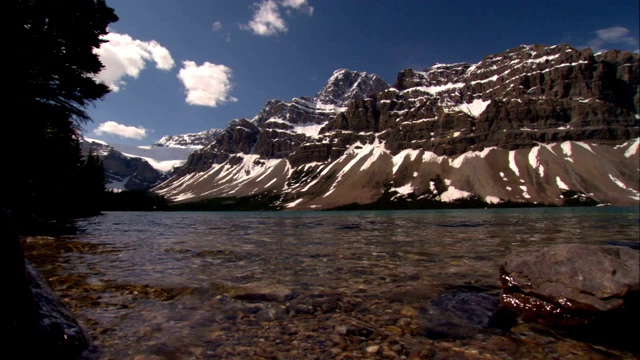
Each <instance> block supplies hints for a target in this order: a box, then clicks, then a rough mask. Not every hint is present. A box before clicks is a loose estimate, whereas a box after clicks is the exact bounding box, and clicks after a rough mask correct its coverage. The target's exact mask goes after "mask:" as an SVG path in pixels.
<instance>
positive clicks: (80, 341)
mask: <svg viewBox="0 0 640 360" xmlns="http://www.w3.org/2000/svg"><path fill="white" fill-rule="evenodd" d="M0 243H1V244H2V246H3V249H2V250H3V251H2V256H3V259H2V264H3V266H4V268H3V270H4V271H3V275H4V276H5V279H7V284H6V286H7V288H6V290H7V293H6V294H8V295H7V296H6V298H7V299H5V301H6V302H5V306H7V308H5V309H4V314H3V316H2V318H3V319H2V321H3V326H2V327H3V330H4V335H3V337H4V340H5V341H6V344H5V346H3V351H5V352H6V353H7V354H11V353H13V354H20V355H21V356H23V357H24V358H45V357H46V358H56V359H75V358H79V357H80V356H81V354H82V353H83V352H84V351H85V350H87V349H88V348H89V346H90V339H89V336H88V335H87V333H86V332H85V331H84V329H82V327H81V326H80V325H79V324H78V322H77V320H76V319H75V318H74V316H73V314H72V313H71V311H69V309H68V308H67V306H66V305H65V304H64V303H63V302H62V300H61V299H60V298H59V297H58V296H57V295H56V294H55V293H54V292H53V291H52V290H51V288H50V287H49V285H48V284H47V282H46V281H45V280H44V279H43V278H42V276H41V275H40V274H39V273H38V272H37V271H36V270H35V269H34V268H33V267H32V266H31V264H30V263H29V262H28V261H27V260H25V258H24V253H23V251H22V247H21V245H20V240H19V237H18V232H17V230H16V228H15V226H14V225H13V222H12V220H11V217H10V216H9V214H8V212H6V211H4V210H3V211H1V212H0Z"/></svg>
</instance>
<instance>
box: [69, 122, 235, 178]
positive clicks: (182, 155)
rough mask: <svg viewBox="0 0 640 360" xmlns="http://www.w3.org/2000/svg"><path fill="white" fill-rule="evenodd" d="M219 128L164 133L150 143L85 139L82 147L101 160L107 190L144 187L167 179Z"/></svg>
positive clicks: (211, 137)
mask: <svg viewBox="0 0 640 360" xmlns="http://www.w3.org/2000/svg"><path fill="white" fill-rule="evenodd" d="M221 131H222V130H219V129H211V130H207V131H202V132H199V133H190V134H182V135H172V136H163V137H162V138H161V139H160V140H158V141H157V142H156V143H154V144H153V145H151V146H132V145H125V144H117V143H113V144H108V143H106V142H104V141H101V140H95V139H89V138H85V139H84V141H83V142H81V148H82V151H83V153H84V154H87V153H89V151H91V152H92V153H94V154H97V155H99V156H100V158H101V159H102V161H103V164H104V169H105V178H106V182H107V183H106V187H107V188H108V189H113V190H146V189H149V188H151V187H153V186H155V185H157V184H158V183H160V182H161V181H164V180H166V179H168V177H169V175H170V174H171V172H172V171H173V170H174V169H175V168H177V167H179V166H182V165H184V164H185V163H186V161H187V159H188V157H189V155H190V154H191V153H192V152H193V151H195V150H198V149H201V148H202V147H204V145H205V144H207V143H210V142H211V141H212V139H213V138H214V137H215V136H217V135H218V134H219V133H220V132H221Z"/></svg>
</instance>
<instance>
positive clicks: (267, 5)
mask: <svg viewBox="0 0 640 360" xmlns="http://www.w3.org/2000/svg"><path fill="white" fill-rule="evenodd" d="M254 7H255V8H256V11H255V13H254V14H253V19H252V20H251V21H249V23H248V24H247V25H243V26H241V27H242V29H245V30H249V29H250V30H251V31H253V33H254V34H256V35H260V36H272V35H276V34H278V33H280V32H287V30H289V29H288V28H287V24H286V23H285V22H284V20H283V19H282V15H280V9H279V8H278V4H277V3H276V2H275V1H274V0H264V1H263V2H261V3H259V4H254Z"/></svg>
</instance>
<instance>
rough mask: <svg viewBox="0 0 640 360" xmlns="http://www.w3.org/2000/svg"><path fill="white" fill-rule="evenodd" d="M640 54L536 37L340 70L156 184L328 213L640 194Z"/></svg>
mask: <svg viewBox="0 0 640 360" xmlns="http://www.w3.org/2000/svg"><path fill="white" fill-rule="evenodd" d="M639 68H640V66H639V59H638V55H637V54H634V53H629V52H623V51H617V50H613V51H607V52H602V53H597V54H594V53H593V52H592V51H591V50H590V49H585V50H576V49H574V48H572V47H570V46H568V45H557V46H550V47H547V46H543V45H526V46H519V47H515V48H513V49H509V50H506V51H504V52H502V53H499V54H495V55H488V56H486V57H485V58H484V59H482V61H480V62H478V63H476V64H468V63H458V64H436V65H434V66H432V67H431V68H428V69H424V70H422V71H417V70H413V69H405V70H402V71H400V72H399V74H398V76H397V79H396V82H395V84H393V86H389V85H388V84H386V83H385V82H384V81H383V80H382V79H380V78H379V77H377V76H376V75H372V74H366V73H360V72H356V71H349V70H345V69H341V70H337V71H336V72H334V74H333V75H332V76H331V77H330V79H329V80H328V82H327V84H326V86H325V87H324V88H323V89H321V90H320V91H319V92H318V93H317V94H316V96H315V97H301V98H294V99H292V100H291V101H288V102H287V101H281V100H271V101H268V102H267V103H266V104H265V106H264V107H263V109H262V110H260V111H259V112H258V114H257V115H256V116H255V117H254V118H253V119H251V120H249V119H237V120H234V121H232V122H231V123H230V124H229V125H228V127H227V128H226V129H225V130H224V131H222V132H221V133H220V134H218V135H217V136H216V137H215V139H214V140H213V142H212V143H210V144H209V145H207V146H205V147H204V148H202V149H200V150H197V151H195V152H194V153H192V154H191V155H190V156H189V159H188V161H187V162H186V163H185V165H184V166H182V167H180V168H178V169H176V171H175V172H174V173H173V175H172V176H171V178H170V179H168V180H166V181H164V182H163V183H162V184H160V185H158V186H157V187H155V188H154V191H156V192H158V193H160V194H162V195H165V196H167V197H168V198H169V199H171V200H174V201H177V202H178V203H187V202H198V201H203V200H207V199H213V198H241V197H255V198H258V197H262V198H267V197H269V198H270V199H275V200H269V201H270V202H271V203H270V205H272V206H273V207H277V208H288V209H329V208H336V207H342V206H345V205H350V204H360V206H365V205H367V204H368V206H370V207H373V208H375V207H384V208H393V207H421V206H429V207H432V206H437V205H438V204H441V205H464V204H461V203H466V204H467V205H471V204H473V205H475V206H481V205H482V204H489V203H494V204H495V203H507V202H509V203H520V204H523V205H524V204H571V203H589V204H591V203H593V204H595V203H602V204H607V203H609V204H616V205H617V204H620V205H628V204H636V205H637V204H638V201H639V200H640V193H639V192H638V183H639V176H638V173H639V165H638V158H639V155H638V143H639V140H638V136H639V135H638V133H639V124H640V117H639V116H638V113H639V112H640V92H639V86H638V84H639V83H640V75H639V74H640V71H639V70H640V69H639Z"/></svg>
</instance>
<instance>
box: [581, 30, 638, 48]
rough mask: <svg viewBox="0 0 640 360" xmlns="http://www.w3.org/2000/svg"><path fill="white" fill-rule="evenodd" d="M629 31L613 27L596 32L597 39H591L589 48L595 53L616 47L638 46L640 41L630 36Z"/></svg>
mask: <svg viewBox="0 0 640 360" xmlns="http://www.w3.org/2000/svg"><path fill="white" fill-rule="evenodd" d="M629 33H630V31H629V29H627V28H625V27H622V26H613V27H610V28H606V29H600V30H596V31H595V34H596V37H595V38H593V39H591V40H590V41H589V43H588V46H589V47H590V48H591V49H592V50H593V51H601V50H607V49H610V48H612V47H614V46H620V45H623V46H634V47H637V46H638V39H636V38H634V37H633V36H630V35H629Z"/></svg>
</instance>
